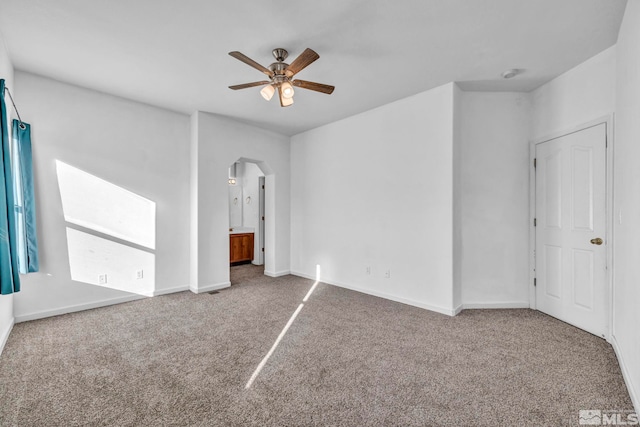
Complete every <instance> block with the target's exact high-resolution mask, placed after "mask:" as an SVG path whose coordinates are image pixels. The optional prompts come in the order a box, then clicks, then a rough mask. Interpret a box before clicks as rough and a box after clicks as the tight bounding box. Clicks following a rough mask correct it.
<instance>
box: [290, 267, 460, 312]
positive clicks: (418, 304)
mask: <svg viewBox="0 0 640 427" xmlns="http://www.w3.org/2000/svg"><path fill="white" fill-rule="evenodd" d="M291 274H293V275H294V276H300V277H304V278H305V279H311V280H316V278H315V276H311V275H309V274H305V273H301V272H298V271H292V272H291ZM320 282H321V283H326V284H328V285H333V286H337V287H339V288H345V289H350V290H352V291H356V292H360V293H363V294H367V295H372V296H374V297H379V298H384V299H388V300H391V301H395V302H400V303H402V304H407V305H411V306H413V307H418V308H424V309H425V310H429V311H435V312H436V313H440V314H446V315H447V316H455V315H456V314H457V312H456V310H459V309H460V307H458V308H445V307H440V306H437V305H432V304H425V303H422V302H419V301H415V300H412V299H408V298H402V297H398V296H395V295H391V294H387V293H384V292H378V291H372V290H369V289H363V288H359V287H357V286H352V285H347V284H344V283H339V282H336V281H334V280H325V279H323V278H320Z"/></svg>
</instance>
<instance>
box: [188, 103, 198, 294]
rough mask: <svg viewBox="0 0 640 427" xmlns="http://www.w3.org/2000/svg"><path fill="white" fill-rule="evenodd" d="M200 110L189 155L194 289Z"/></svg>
mask: <svg viewBox="0 0 640 427" xmlns="http://www.w3.org/2000/svg"><path fill="white" fill-rule="evenodd" d="M199 114H200V112H199V111H196V112H194V113H193V114H191V118H190V126H191V133H190V147H189V148H190V157H189V159H190V160H189V162H190V163H189V166H190V168H189V192H190V199H189V224H190V225H189V283H190V287H191V288H192V289H193V288H194V287H195V288H197V285H198V142H199V138H198V133H199V128H198V118H199Z"/></svg>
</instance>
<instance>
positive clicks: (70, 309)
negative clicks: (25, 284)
mask: <svg viewBox="0 0 640 427" xmlns="http://www.w3.org/2000/svg"><path fill="white" fill-rule="evenodd" d="M143 298H146V296H144V295H127V296H124V297H117V298H111V299H107V300H102V301H95V302H91V303H86V304H76V305H68V306H65V307H60V308H55V309H53V310H44V311H37V312H34V313H29V314H22V315H20V316H16V323H20V322H27V321H29V320H36V319H44V318H45V317H52V316H59V315H61V314H67V313H75V312H76V311H84V310H90V309H92V308H99V307H106V306H109V305H114V304H121V303H123V302H130V301H135V300H139V299H143Z"/></svg>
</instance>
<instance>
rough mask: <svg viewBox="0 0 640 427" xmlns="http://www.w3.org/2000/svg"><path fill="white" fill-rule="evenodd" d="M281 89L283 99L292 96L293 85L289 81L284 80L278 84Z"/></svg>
mask: <svg viewBox="0 0 640 427" xmlns="http://www.w3.org/2000/svg"><path fill="white" fill-rule="evenodd" d="M280 87H281V89H282V97H283V98H284V99H291V98H293V95H294V93H295V92H294V91H293V86H292V85H291V83H289V82H284V83H282V84H281V85H280ZM291 103H292V104H293V101H291Z"/></svg>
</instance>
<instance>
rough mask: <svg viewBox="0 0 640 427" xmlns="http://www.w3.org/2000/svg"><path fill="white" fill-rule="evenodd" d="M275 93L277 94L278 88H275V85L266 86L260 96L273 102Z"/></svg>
mask: <svg viewBox="0 0 640 427" xmlns="http://www.w3.org/2000/svg"><path fill="white" fill-rule="evenodd" d="M274 93H276V88H275V87H273V85H266V86H265V87H263V88H262V90H261V91H260V95H262V97H263V98H264V99H266V100H267V101H270V100H271V98H272V97H273V94H274Z"/></svg>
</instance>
